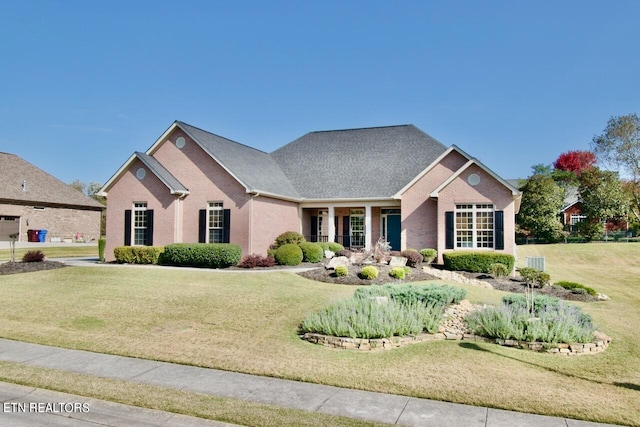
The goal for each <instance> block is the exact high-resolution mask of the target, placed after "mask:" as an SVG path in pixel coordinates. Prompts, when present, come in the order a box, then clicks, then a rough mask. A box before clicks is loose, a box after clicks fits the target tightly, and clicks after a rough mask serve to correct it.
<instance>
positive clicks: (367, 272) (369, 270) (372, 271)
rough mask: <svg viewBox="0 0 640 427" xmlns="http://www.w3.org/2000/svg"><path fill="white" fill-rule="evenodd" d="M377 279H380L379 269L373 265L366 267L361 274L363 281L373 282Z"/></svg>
mask: <svg viewBox="0 0 640 427" xmlns="http://www.w3.org/2000/svg"><path fill="white" fill-rule="evenodd" d="M376 277H378V269H377V268H375V267H374V266H373V265H367V266H366V267H363V268H362V271H361V272H360V278H361V279H365V280H373V279H375V278H376Z"/></svg>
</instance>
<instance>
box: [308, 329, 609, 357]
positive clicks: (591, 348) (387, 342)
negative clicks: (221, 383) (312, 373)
mask: <svg viewBox="0 0 640 427" xmlns="http://www.w3.org/2000/svg"><path fill="white" fill-rule="evenodd" d="M300 337H301V338H302V339H303V340H305V341H309V342H311V343H314V344H320V345H322V346H324V347H330V348H336V349H343V350H359V351H379V350H391V349H394V348H398V347H404V346H407V345H411V344H416V343H419V342H425V341H437V340H462V341H481V342H488V343H494V344H498V345H502V346H505V347H515V348H521V349H524V350H531V351H537V352H541V353H549V354H556V355H561V356H578V355H584V354H595V353H600V352H603V351H604V350H606V348H607V347H608V346H609V344H610V343H611V338H610V337H608V336H607V335H605V334H603V333H600V332H597V331H596V332H595V339H594V341H593V342H590V343H573V344H565V343H558V344H549V343H541V342H526V341H517V340H504V339H500V338H485V337H481V336H479V335H474V334H450V333H446V332H445V333H437V334H419V335H416V336H412V337H391V338H375V339H367V338H345V337H334V336H330V335H322V334H316V333H310V332H307V333H306V334H304V335H301V336H300Z"/></svg>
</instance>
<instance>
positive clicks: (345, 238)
mask: <svg viewBox="0 0 640 427" xmlns="http://www.w3.org/2000/svg"><path fill="white" fill-rule="evenodd" d="M350 233H351V224H350V223H349V217H348V216H343V217H342V246H344V247H345V248H348V247H350V246H351V234H350Z"/></svg>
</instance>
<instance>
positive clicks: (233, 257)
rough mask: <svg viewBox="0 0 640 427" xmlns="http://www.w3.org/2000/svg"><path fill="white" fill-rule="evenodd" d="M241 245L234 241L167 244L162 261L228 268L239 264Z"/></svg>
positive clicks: (179, 264) (178, 264)
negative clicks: (233, 242)
mask: <svg viewBox="0 0 640 427" xmlns="http://www.w3.org/2000/svg"><path fill="white" fill-rule="evenodd" d="M241 257H242V249H241V248H240V246H238V245H235V244H232V243H173V244H170V245H167V246H165V249H164V253H163V256H162V263H163V264H168V265H176V266H185V267H206V268H226V267H231V266H234V265H238V262H240V258H241Z"/></svg>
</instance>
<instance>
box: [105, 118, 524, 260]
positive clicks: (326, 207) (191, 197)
mask: <svg viewBox="0 0 640 427" xmlns="http://www.w3.org/2000/svg"><path fill="white" fill-rule="evenodd" d="M100 194H101V195H103V196H106V197H107V198H108V204H109V208H108V210H107V251H106V253H107V259H113V249H114V248H115V247H116V246H122V245H166V244H168V243H174V242H206V243H213V242H231V243H236V244H238V245H240V247H241V248H242V250H243V253H244V254H251V253H259V254H266V251H267V249H268V248H269V245H270V244H271V243H273V241H274V239H275V238H276V236H278V235H279V234H281V233H282V232H284V231H298V232H300V233H302V234H304V235H305V236H306V237H307V239H308V240H311V241H337V242H339V243H342V244H343V245H344V246H346V247H351V248H362V247H370V246H371V245H373V244H375V243H376V241H378V239H379V238H380V237H383V238H384V239H385V240H387V241H389V242H390V243H391V245H392V247H393V248H394V249H396V250H402V249H406V248H415V249H421V248H427V247H431V248H435V249H437V250H438V253H439V254H440V256H441V254H442V253H443V252H445V251H448V250H469V249H477V250H487V251H499V252H506V253H513V252H514V249H515V243H514V239H515V236H514V219H515V214H516V212H517V211H518V209H519V203H520V197H521V194H520V192H519V191H518V189H516V188H515V187H513V186H512V185H511V184H509V183H508V182H506V181H505V180H503V179H502V178H500V177H499V176H497V175H496V174H495V173H494V172H492V171H491V170H490V169H489V168H487V167H486V166H485V165H484V164H482V163H481V162H480V161H478V160H477V159H475V158H473V157H471V156H470V155H468V154H467V153H465V152H464V151H462V150H461V149H460V148H458V147H456V146H451V147H445V146H444V145H442V144H441V143H440V142H438V141H436V140H435V139H433V138H432V137H430V136H429V135H427V134H426V133H424V132H422V131H421V130H419V129H417V128H416V127H415V126H413V125H402V126H387V127H375V128H365V129H348V130H334V131H321V132H311V133H308V134H306V135H304V136H302V137H300V138H299V139H296V140H295V141H293V142H291V143H289V144H287V145H285V146H283V147H282V148H280V149H278V150H276V151H274V152H272V153H265V152H262V151H259V150H256V149H254V148H251V147H248V146H246V145H242V144H239V143H237V142H234V141H231V140H229V139H226V138H223V137H221V136H218V135H215V134H212V133H210V132H207V131H204V130H201V129H198V128H196V127H193V126H191V125H188V124H186V123H183V122H180V121H176V122H174V123H173V124H172V125H171V126H170V127H169V128H168V129H167V130H166V131H165V132H164V133H163V134H162V135H161V136H160V137H159V138H158V139H157V140H156V141H155V142H154V143H153V144H152V145H151V147H150V148H149V149H148V150H146V151H145V152H135V153H133V154H132V155H131V157H130V158H129V159H128V160H127V161H126V162H125V163H124V164H123V165H122V167H120V169H118V171H116V173H115V174H114V175H113V177H112V178H111V179H109V181H108V182H107V183H106V184H105V185H104V187H103V188H102V190H101V193H100ZM441 259H442V258H440V260H441Z"/></svg>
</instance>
